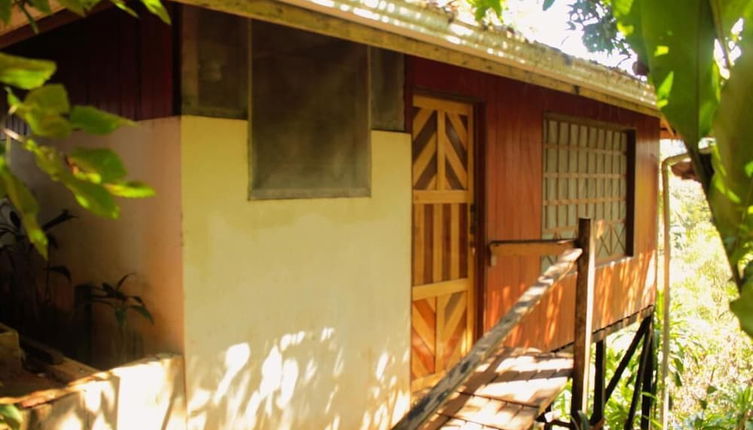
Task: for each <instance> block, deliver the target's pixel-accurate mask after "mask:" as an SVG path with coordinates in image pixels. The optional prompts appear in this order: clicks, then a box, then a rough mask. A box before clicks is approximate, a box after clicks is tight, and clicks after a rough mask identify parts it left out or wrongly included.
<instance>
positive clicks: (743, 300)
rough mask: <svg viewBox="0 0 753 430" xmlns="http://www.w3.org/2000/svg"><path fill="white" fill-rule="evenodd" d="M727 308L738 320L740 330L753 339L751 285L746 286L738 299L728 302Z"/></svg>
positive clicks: (752, 296) (752, 295) (752, 291)
mask: <svg viewBox="0 0 753 430" xmlns="http://www.w3.org/2000/svg"><path fill="white" fill-rule="evenodd" d="M729 308H730V310H731V311H732V313H734V314H735V316H737V319H738V320H740V328H741V329H743V331H744V332H745V333H747V334H748V336H750V337H753V285H752V284H747V286H746V287H745V288H743V291H742V293H741V294H740V297H738V298H737V299H735V300H733V301H732V302H730V304H729Z"/></svg>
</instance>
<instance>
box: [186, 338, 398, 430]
mask: <svg viewBox="0 0 753 430" xmlns="http://www.w3.org/2000/svg"><path fill="white" fill-rule="evenodd" d="M375 343H385V344H388V343H389V340H388V339H386V338H385V339H380V340H379V341H378V342H375ZM312 351H319V356H318V357H315V356H310V353H311V352H312ZM321 351H326V353H324V354H322V353H321ZM362 359H363V360H365V361H368V366H364V365H363V363H362V362H361V363H357V364H355V363H349V362H348V360H347V359H346V358H345V352H344V345H342V344H340V343H339V342H338V336H337V333H336V331H335V329H333V328H323V329H321V330H320V331H318V332H310V331H309V332H306V331H299V332H296V333H287V334H284V335H282V336H279V337H277V338H276V340H275V341H274V342H268V343H266V344H265V347H264V350H263V351H261V352H260V353H259V352H255V351H252V350H251V348H250V346H249V345H248V344H247V343H238V344H235V345H232V346H230V347H229V348H227V349H226V350H225V351H223V352H221V353H218V354H217V355H215V356H214V357H201V358H197V359H195V360H192V361H191V362H190V363H189V364H188V366H187V371H188V375H189V376H188V393H189V402H188V410H189V414H188V422H189V428H191V429H236V428H245V429H280V430H287V429H290V430H292V429H314V428H316V429H325V430H339V429H388V428H390V425H391V424H393V423H394V422H396V421H397V420H398V419H399V418H400V417H401V416H402V415H403V414H404V413H405V412H406V411H407V410H408V406H409V403H410V395H409V393H408V392H407V390H405V388H406V384H405V380H401V379H404V376H403V375H402V374H406V375H407V371H406V369H408V365H409V364H408V362H409V355H408V351H406V352H405V354H404V355H403V356H401V357H395V356H392V355H390V354H388V353H386V352H384V353H381V354H378V353H376V352H375V353H374V354H365V355H364V356H363V357H362ZM354 364H355V365H354ZM353 368H356V369H363V368H368V369H370V371H369V373H368V374H354V370H353ZM345 379H347V380H348V383H347V384H345V383H343V382H344V380H345ZM217 380H219V381H220V382H219V384H216V382H215V381H217ZM354 382H355V383H354ZM345 385H347V386H349V387H354V386H356V387H358V389H357V390H353V389H346V388H344V386H345ZM311 393H316V395H311Z"/></svg>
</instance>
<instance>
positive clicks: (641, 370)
mask: <svg viewBox="0 0 753 430" xmlns="http://www.w3.org/2000/svg"><path fill="white" fill-rule="evenodd" d="M648 318H652V317H648ZM650 328H651V325H650V323H649V330H646V333H645V334H644V335H643V348H642V349H641V357H640V362H639V363H638V372H637V373H636V375H635V386H634V387H633V398H632V400H631V401H630V410H629V411H628V416H627V421H625V430H633V421H634V419H635V412H636V409H638V400H639V399H640V398H641V393H643V382H644V374H645V372H646V367H647V366H648V364H649V356H650V355H651V336H652V334H653V333H652V330H650Z"/></svg>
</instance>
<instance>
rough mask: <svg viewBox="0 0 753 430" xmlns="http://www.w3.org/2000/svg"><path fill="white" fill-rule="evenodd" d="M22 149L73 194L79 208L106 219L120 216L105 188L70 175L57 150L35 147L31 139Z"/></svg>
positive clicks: (47, 147) (116, 206)
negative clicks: (32, 155) (31, 155)
mask: <svg viewBox="0 0 753 430" xmlns="http://www.w3.org/2000/svg"><path fill="white" fill-rule="evenodd" d="M24 148H25V149H26V150H28V151H30V152H31V153H33V154H34V161H35V162H36V164H37V166H38V167H39V168H40V169H41V170H42V171H44V172H45V173H47V174H48V175H49V176H50V178H51V179H52V180H53V181H57V182H60V183H62V184H63V185H64V186H65V187H66V188H68V190H69V191H71V193H73V196H74V197H75V198H76V201H77V202H78V204H79V205H81V207H83V208H84V209H87V210H89V211H91V212H93V213H94V214H96V215H99V216H102V217H106V218H117V217H118V216H119V215H120V208H119V207H118V205H117V204H116V203H115V200H114V199H113V198H112V195H110V193H109V192H108V190H107V188H105V187H104V186H103V185H100V184H96V183H92V182H90V181H87V180H85V179H81V178H78V177H76V176H75V175H74V174H73V173H71V171H70V169H69V168H68V166H67V165H66V164H65V161H64V159H63V155H62V154H61V153H60V152H59V151H58V150H56V149H55V148H52V147H49V146H45V145H37V144H36V142H34V141H33V140H31V139H29V140H27V142H26V145H25V146H24Z"/></svg>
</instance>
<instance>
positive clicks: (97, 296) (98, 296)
mask: <svg viewBox="0 0 753 430" xmlns="http://www.w3.org/2000/svg"><path fill="white" fill-rule="evenodd" d="M131 276H132V274H127V275H125V276H123V277H121V278H120V279H119V280H118V282H116V283H115V285H113V284H111V283H108V282H102V283H101V284H99V285H96V284H90V283H88V284H81V285H77V286H76V289H77V290H79V291H80V292H81V294H79V297H83V300H82V302H81V303H80V304H79V306H80V307H81V306H89V305H93V304H99V305H104V306H106V307H108V308H110V309H111V310H112V315H113V318H114V320H115V324H116V326H117V328H118V337H117V339H113V340H114V342H113V345H114V348H115V350H116V352H115V355H116V359H117V360H118V361H119V362H121V363H122V362H127V361H129V360H131V359H133V358H135V357H134V355H135V354H134V353H132V352H131V350H132V349H133V347H134V346H135V345H133V343H134V342H133V341H132V340H131V337H132V336H129V334H130V333H129V324H128V315H129V314H131V313H136V314H137V315H139V316H141V317H142V318H144V319H146V320H147V321H149V322H150V323H151V324H154V318H153V317H152V314H151V312H150V311H149V309H148V308H147V306H146V303H144V301H143V300H142V299H141V297H139V296H135V295H130V294H127V293H126V292H125V291H124V285H125V283H126V281H127V280H128V279H129V278H130V277H131Z"/></svg>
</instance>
